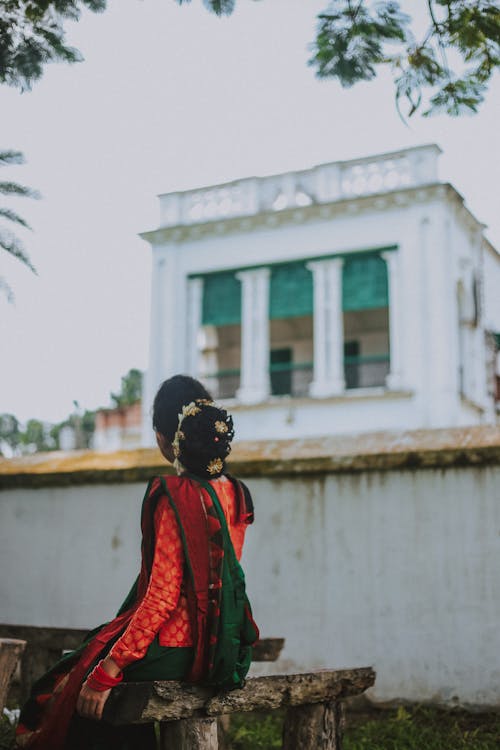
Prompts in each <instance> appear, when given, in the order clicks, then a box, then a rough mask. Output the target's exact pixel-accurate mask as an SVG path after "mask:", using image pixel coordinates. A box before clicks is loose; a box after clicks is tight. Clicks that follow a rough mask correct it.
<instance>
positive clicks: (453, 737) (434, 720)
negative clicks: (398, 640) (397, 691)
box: [345, 707, 500, 750]
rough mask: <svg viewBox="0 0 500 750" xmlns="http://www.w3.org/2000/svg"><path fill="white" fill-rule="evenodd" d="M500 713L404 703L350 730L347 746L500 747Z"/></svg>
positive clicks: (408, 749) (398, 749) (363, 749)
mask: <svg viewBox="0 0 500 750" xmlns="http://www.w3.org/2000/svg"><path fill="white" fill-rule="evenodd" d="M499 744H500V717H499V716H498V715H495V714H490V715H488V714H482V715H481V714H470V713H466V712H463V711H442V710H441V711H440V710H438V709H435V708H417V709H415V710H413V711H410V710H407V709H405V708H403V707H400V708H399V709H398V710H397V711H396V712H390V713H389V715H387V714H386V712H381V716H380V718H376V719H372V720H371V721H367V722H365V723H363V724H360V725H358V726H355V727H353V728H352V729H350V730H348V731H347V732H346V739H345V749H346V750H388V748H394V750H497V748H498V747H499Z"/></svg>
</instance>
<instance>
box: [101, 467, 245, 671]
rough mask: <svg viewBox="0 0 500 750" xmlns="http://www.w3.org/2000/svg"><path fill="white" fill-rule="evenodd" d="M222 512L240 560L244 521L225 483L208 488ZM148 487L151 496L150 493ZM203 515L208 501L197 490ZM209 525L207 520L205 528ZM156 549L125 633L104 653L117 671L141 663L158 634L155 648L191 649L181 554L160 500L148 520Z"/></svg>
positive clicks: (175, 531) (223, 479)
mask: <svg viewBox="0 0 500 750" xmlns="http://www.w3.org/2000/svg"><path fill="white" fill-rule="evenodd" d="M210 484H211V485H212V487H213V488H214V489H215V491H216V493H217V497H218V498H219V500H220V504H221V506H222V509H223V511H224V515H225V517H226V521H227V524H228V528H229V533H230V535H231V540H232V542H233V545H234V548H235V552H236V556H237V557H238V559H240V557H241V552H242V548H243V542H244V538H245V531H246V529H247V525H248V522H247V519H246V518H245V517H244V516H243V517H241V518H240V517H239V515H238V507H237V499H236V496H235V490H234V485H233V483H232V482H231V481H229V480H228V479H227V478H226V477H220V478H219V479H215V480H212V481H211V482H210ZM154 489H155V488H154V487H153V488H152V491H154ZM200 492H201V493H202V499H203V503H204V505H205V508H206V509H208V508H209V507H210V506H211V504H212V501H211V499H210V496H209V495H208V493H207V492H205V491H203V490H200ZM210 522H211V519H210V517H209V516H207V524H209V523H210ZM154 525H155V536H156V546H155V554H154V558H153V564H152V569H151V575H150V578H149V584H148V587H147V590H146V593H145V596H144V598H143V599H142V601H141V603H140V605H139V607H138V608H137V609H136V611H135V613H134V615H133V617H132V619H131V621H130V623H129V625H128V627H127V629H126V630H125V632H124V633H123V635H122V636H121V637H120V638H119V639H118V641H117V642H116V643H115V645H114V646H113V648H112V649H111V651H110V656H111V658H112V659H113V660H114V661H115V662H116V663H117V665H118V666H119V667H120V669H123V668H124V667H126V666H127V665H128V664H131V663H132V662H133V661H136V660H138V659H142V658H143V657H144V656H145V654H146V652H147V650H148V647H149V645H150V644H151V642H152V641H153V639H154V637H155V636H156V634H157V633H158V638H159V643H160V645H161V646H174V647H175V646H182V647H184V646H193V645H194V641H193V634H192V629H191V622H190V617H189V610H188V601H187V597H186V594H185V591H184V585H183V571H184V552H183V548H182V540H181V536H180V533H179V525H178V523H177V519H176V517H175V513H174V511H173V509H172V507H171V506H170V504H169V502H168V500H167V498H166V497H165V496H163V497H162V498H161V499H160V500H159V502H158V506H157V508H156V511H155V518H154Z"/></svg>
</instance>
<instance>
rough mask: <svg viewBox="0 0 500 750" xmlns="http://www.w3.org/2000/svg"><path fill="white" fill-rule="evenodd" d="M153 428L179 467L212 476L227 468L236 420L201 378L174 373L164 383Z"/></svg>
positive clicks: (159, 393) (203, 475) (214, 476)
mask: <svg viewBox="0 0 500 750" xmlns="http://www.w3.org/2000/svg"><path fill="white" fill-rule="evenodd" d="M153 429H154V430H155V432H156V439H157V441H158V445H159V447H160V450H161V451H162V453H163V455H164V456H165V458H167V459H168V460H169V461H171V462H172V463H174V466H176V468H177V470H178V471H181V470H182V469H185V470H187V471H189V472H191V473H193V474H195V475H196V476H199V477H205V478H208V479H216V478H217V477H218V476H220V475H221V474H222V473H223V472H224V469H225V459H226V457H227V456H228V454H229V452H230V451H231V440H232V439H233V437H234V429H233V420H232V418H231V416H230V415H229V414H228V413H227V412H226V411H225V410H224V409H221V408H220V407H218V406H216V405H215V404H214V403H213V402H212V398H211V396H210V394H209V393H208V391H207V390H206V388H205V387H204V386H203V385H202V384H201V383H200V382H199V381H198V380H195V379H194V378H191V377H189V376H187V375H174V377H172V378H169V379H168V380H166V381H165V382H164V383H162V385H161V386H160V388H159V390H158V393H157V394H156V397H155V400H154V404H153Z"/></svg>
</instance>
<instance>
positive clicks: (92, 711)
mask: <svg viewBox="0 0 500 750" xmlns="http://www.w3.org/2000/svg"><path fill="white" fill-rule="evenodd" d="M110 692H111V688H110V689H109V690H104V691H103V692H101V691H99V690H92V689H91V688H89V687H87V683H86V682H84V683H83V685H82V689H81V690H80V695H79V696H78V700H77V702H76V710H77V712H78V713H79V714H80V716H83V717H85V718H86V719H96V720H97V721H98V720H99V719H102V712H103V709H104V704H105V703H106V701H107V700H108V697H109V694H110Z"/></svg>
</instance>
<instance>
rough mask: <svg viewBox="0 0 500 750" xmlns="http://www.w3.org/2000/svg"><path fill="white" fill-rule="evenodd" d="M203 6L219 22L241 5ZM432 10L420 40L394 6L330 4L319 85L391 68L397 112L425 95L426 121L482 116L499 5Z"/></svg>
mask: <svg viewBox="0 0 500 750" xmlns="http://www.w3.org/2000/svg"><path fill="white" fill-rule="evenodd" d="M189 1H190V0H177V2H179V4H182V3H183V2H189ZM204 4H205V5H206V6H207V7H208V8H209V9H210V10H212V11H213V12H214V13H216V14H217V15H228V14H230V13H232V12H233V10H234V7H235V4H236V0H204ZM427 10H428V14H429V23H428V28H427V30H426V32H425V34H424V36H423V38H421V39H417V38H416V37H415V35H414V34H413V32H412V30H411V18H410V16H408V15H407V14H406V13H403V12H402V11H401V7H400V3H399V2H396V1H395V0H385V1H383V2H369V0H331V1H330V2H329V3H328V6H327V8H326V9H325V11H324V12H323V13H320V15H319V16H318V25H317V32H316V40H315V42H314V44H313V45H312V46H313V56H312V58H311V60H310V61H309V64H310V65H312V66H313V67H314V68H315V69H316V75H317V76H318V77H319V78H334V79H337V80H338V81H339V82H340V83H341V84H342V86H344V87H349V86H352V85H354V84H355V83H357V82H358V81H370V80H372V79H373V78H375V76H376V74H377V71H376V68H377V66H379V65H386V66H387V65H389V66H390V67H391V68H392V71H393V75H394V79H395V87H396V104H397V106H398V110H399V107H400V103H401V100H406V102H407V105H408V115H409V116H411V115H413V114H414V113H415V112H416V111H417V110H418V109H420V107H421V105H422V104H423V98H424V90H429V102H428V104H429V106H428V108H427V109H426V110H425V111H424V112H423V114H424V115H429V114H434V113H439V112H446V113H447V114H449V115H454V116H456V115H460V114H462V113H464V112H467V111H469V112H471V111H472V112H477V108H478V106H479V105H480V104H481V103H482V101H483V100H484V94H485V91H486V85H487V83H488V81H489V79H490V78H491V76H492V75H493V73H494V71H495V70H496V68H498V67H499V65H500V9H499V7H498V3H497V2H488V1H487V0H427ZM450 58H453V59H454V69H452V67H451V64H450Z"/></svg>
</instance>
